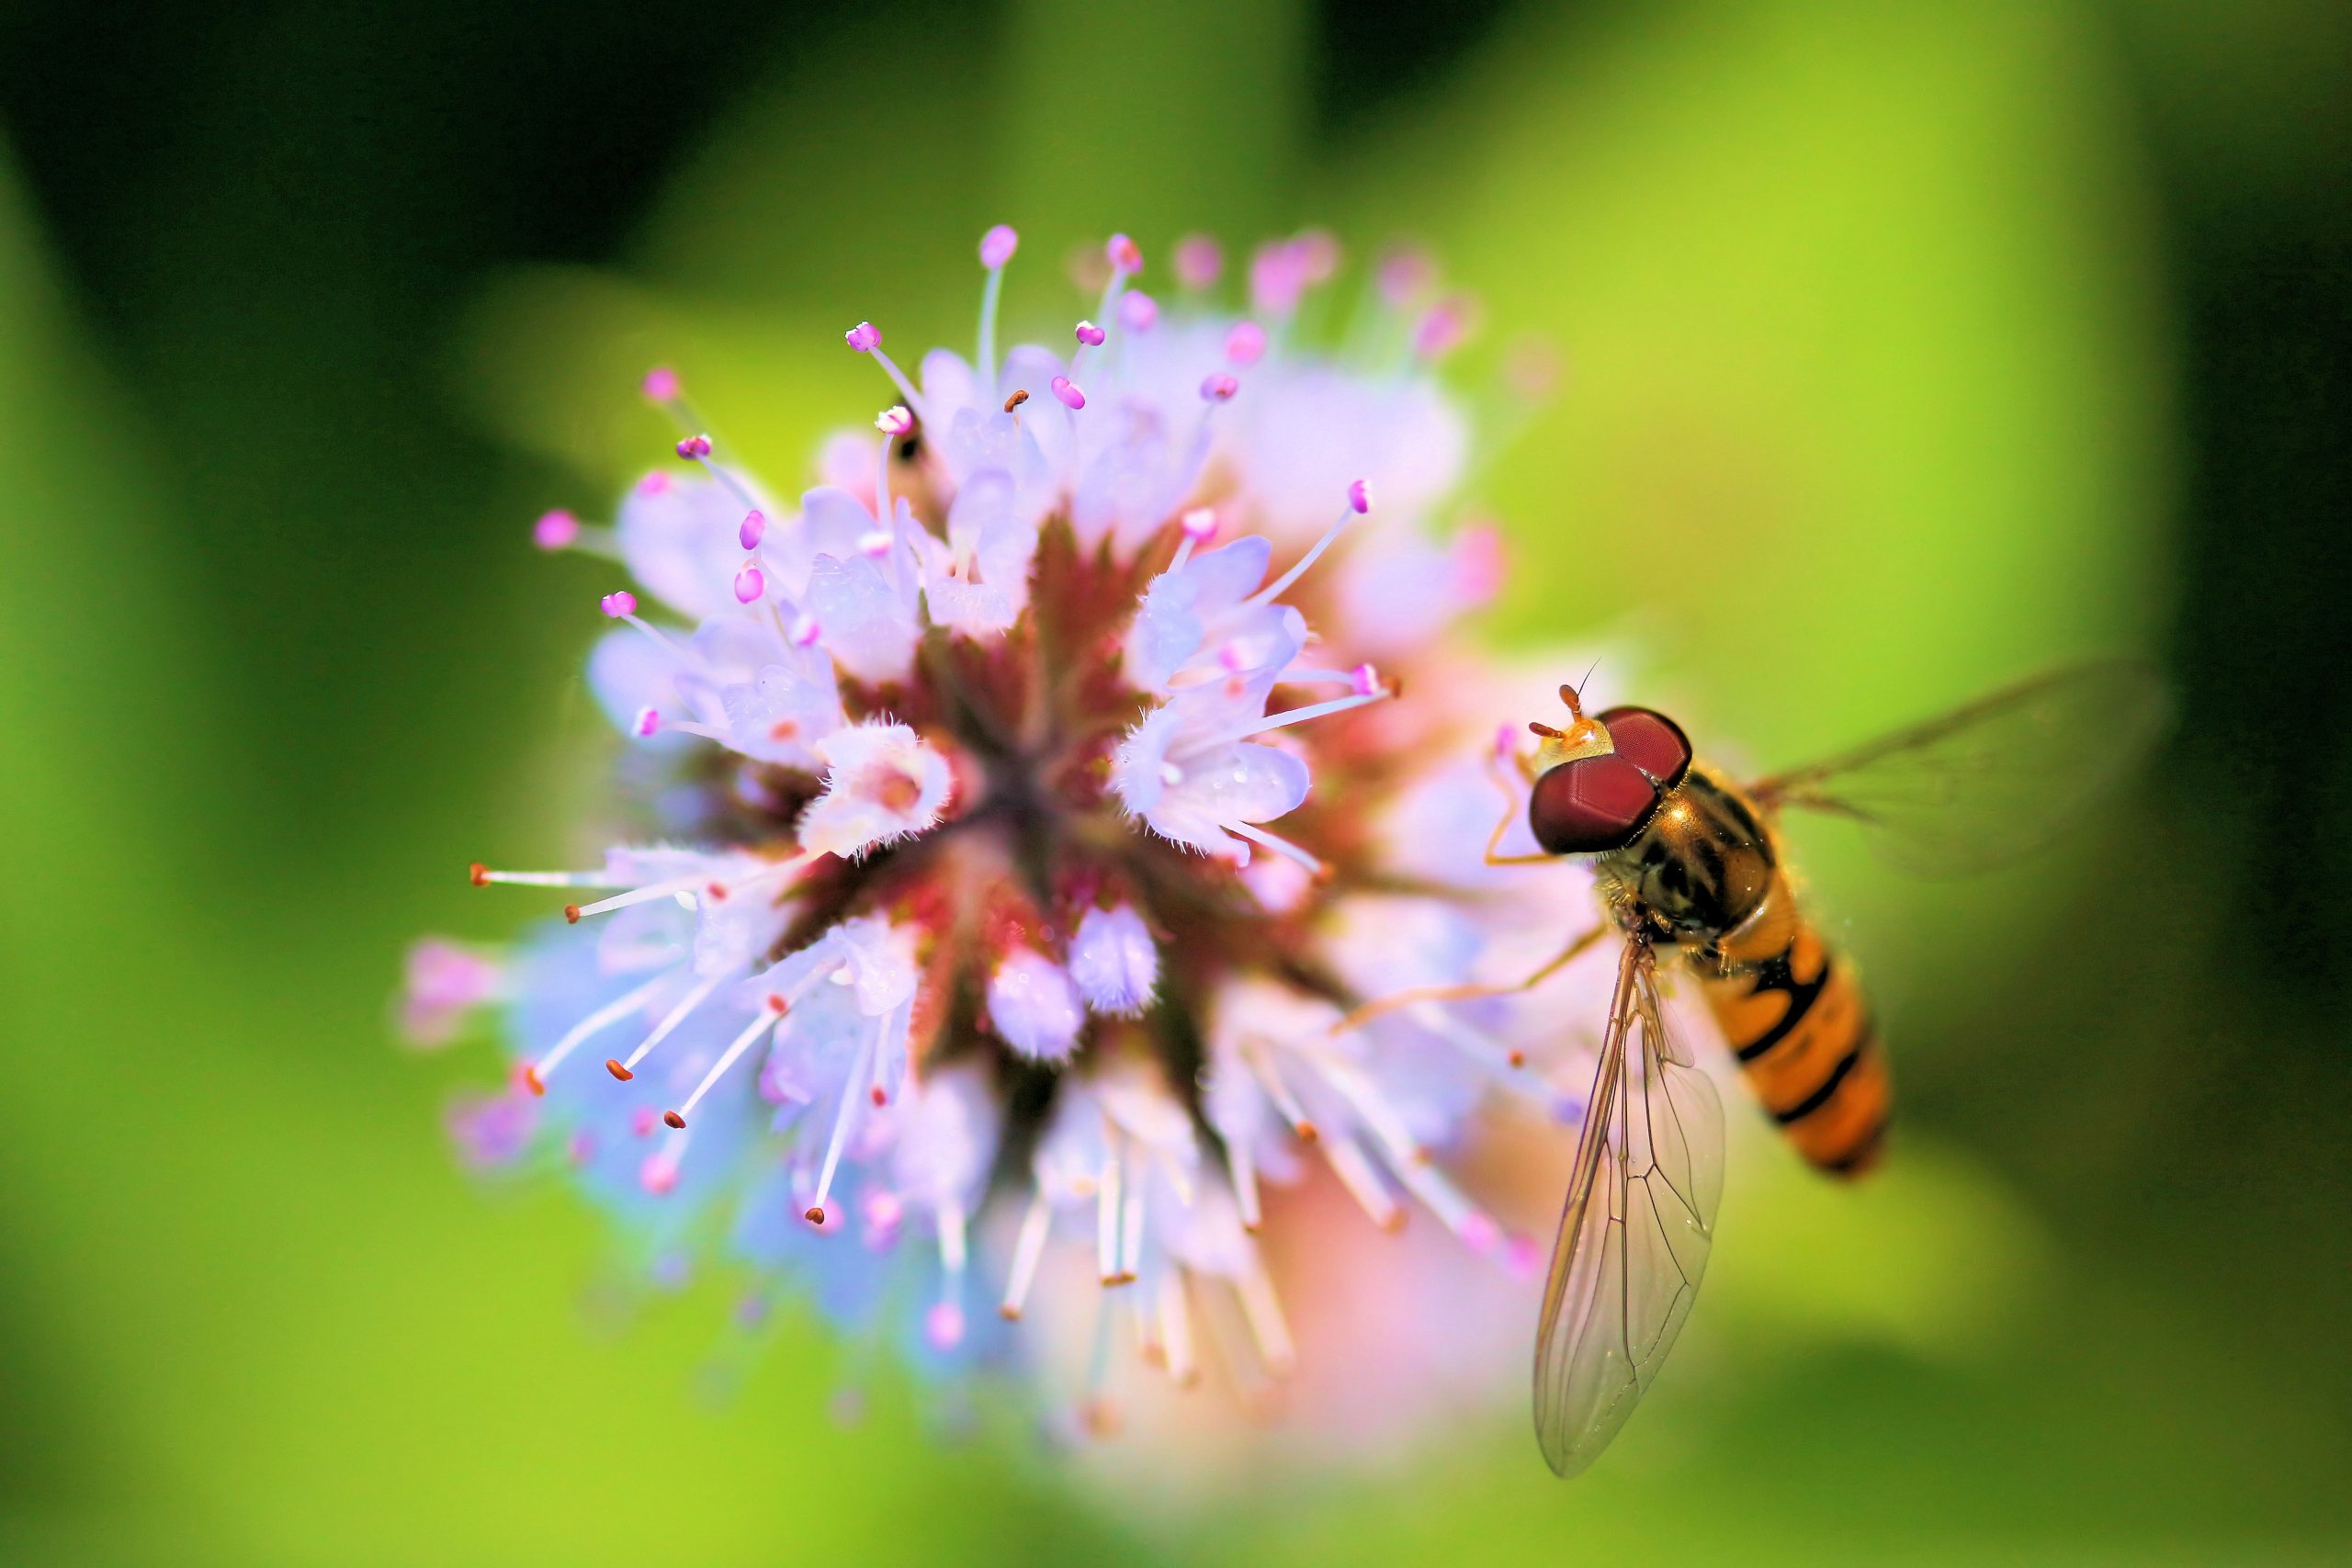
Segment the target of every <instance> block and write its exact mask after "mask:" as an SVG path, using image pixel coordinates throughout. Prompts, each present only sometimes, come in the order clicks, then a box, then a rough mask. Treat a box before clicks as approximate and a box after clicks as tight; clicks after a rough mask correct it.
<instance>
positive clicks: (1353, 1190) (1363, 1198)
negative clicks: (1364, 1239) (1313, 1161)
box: [1323, 1134, 1404, 1231]
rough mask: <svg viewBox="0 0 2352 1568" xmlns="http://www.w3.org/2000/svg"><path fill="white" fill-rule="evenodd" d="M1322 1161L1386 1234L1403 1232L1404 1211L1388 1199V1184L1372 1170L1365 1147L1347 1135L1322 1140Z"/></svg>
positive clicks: (1392, 1200) (1358, 1205)
mask: <svg viewBox="0 0 2352 1568" xmlns="http://www.w3.org/2000/svg"><path fill="white" fill-rule="evenodd" d="M1323 1157H1324V1158H1325V1159H1326V1160H1327V1161H1329V1163H1330V1167H1331V1173H1332V1174H1333V1175H1334V1176H1337V1177H1338V1178H1339V1179H1340V1186H1342V1187H1344V1188H1346V1189H1347V1190H1348V1196H1349V1197H1351V1198H1353V1199H1354V1200H1355V1201H1356V1205H1357V1207H1359V1208H1361V1209H1362V1210H1363V1212H1364V1213H1366V1214H1368V1215H1370V1216H1371V1219H1372V1223H1373V1224H1375V1225H1378V1226H1379V1227H1380V1228H1381V1229H1382V1230H1385V1231H1393V1230H1397V1229H1398V1228H1400V1225H1399V1222H1400V1221H1401V1220H1402V1219H1403V1217H1404V1211H1402V1210H1400V1209H1399V1208H1397V1200H1396V1199H1395V1198H1393V1197H1391V1196H1389V1193H1388V1188H1387V1184H1386V1183H1385V1182H1383V1181H1382V1180H1381V1179H1380V1172H1379V1171H1377V1170H1375V1169H1374V1168H1373V1164H1372V1160H1371V1159H1370V1157H1369V1156H1366V1155H1365V1154H1364V1152H1363V1145H1361V1144H1359V1143H1357V1142H1356V1141H1355V1139H1354V1138H1353V1137H1351V1136H1350V1135H1348V1134H1341V1135H1340V1136H1339V1137H1336V1138H1326V1139H1324V1140H1323Z"/></svg>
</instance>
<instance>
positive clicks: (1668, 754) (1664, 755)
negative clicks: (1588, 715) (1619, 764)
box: [1600, 708, 1691, 789]
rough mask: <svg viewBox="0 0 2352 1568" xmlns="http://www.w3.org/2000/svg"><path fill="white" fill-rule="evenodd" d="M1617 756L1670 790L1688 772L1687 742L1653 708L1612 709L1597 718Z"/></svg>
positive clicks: (1689, 767)
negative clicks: (1607, 732) (1605, 728)
mask: <svg viewBox="0 0 2352 1568" xmlns="http://www.w3.org/2000/svg"><path fill="white" fill-rule="evenodd" d="M1600 722H1601V723H1602V724H1604V725H1607V726H1608V727H1609V739H1610V740H1611V742H1612V743H1613V744H1614V745H1615V746H1616V748H1617V754H1618V755H1619V756H1621V757H1623V758H1625V759H1626V760H1627V761H1631V762H1632V763H1633V764H1634V766H1635V767H1637V768H1639V769H1641V770H1642V772H1644V773H1647V774H1649V776H1650V777H1652V778H1654V779H1656V780H1657V782H1658V783H1659V784H1664V785H1665V786H1666V787H1667V788H1668V789H1672V788H1673V787H1674V786H1675V785H1676V784H1680V783H1681V782H1682V776H1683V775H1684V774H1685V773H1689V772H1690V771H1691V739H1690V737H1689V736H1686V735H1684V734H1683V733H1682V727H1681V726H1680V725H1679V724H1677V723H1675V722H1674V721H1673V720H1672V719H1670V718H1668V717H1667V716H1666V715H1664V714H1662V713H1659V712H1658V711H1657V710H1656V709H1655V708H1611V709H1610V710H1609V711H1608V712H1607V713H1604V714H1602V715H1601V716H1600Z"/></svg>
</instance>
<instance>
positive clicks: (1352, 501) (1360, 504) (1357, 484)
mask: <svg viewBox="0 0 2352 1568" xmlns="http://www.w3.org/2000/svg"><path fill="white" fill-rule="evenodd" d="M1348 504H1349V505H1350V506H1352V507H1354V508H1355V510H1356V515H1357V516H1359V517H1361V516H1363V514H1364V513H1367V512H1369V511H1371V510H1372V486H1371V485H1369V484H1368V483H1366V482H1365V481H1364V480H1363V479H1357V480H1355V481H1354V482H1353V483H1351V484H1350V485H1349V486H1348Z"/></svg>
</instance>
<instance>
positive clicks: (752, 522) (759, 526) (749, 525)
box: [735, 512, 768, 550]
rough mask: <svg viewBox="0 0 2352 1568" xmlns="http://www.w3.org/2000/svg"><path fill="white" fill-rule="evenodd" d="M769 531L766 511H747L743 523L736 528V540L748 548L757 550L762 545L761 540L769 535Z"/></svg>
mask: <svg viewBox="0 0 2352 1568" xmlns="http://www.w3.org/2000/svg"><path fill="white" fill-rule="evenodd" d="M767 531H768V520H767V515H766V514H765V513H759V512H747V513H744V514H743V525H742V526H741V528H738V529H736V530H735V542H736V543H738V544H740V545H741V546H742V547H744V548H745V549H747V550H756V549H758V548H759V547H760V541H761V540H762V539H763V538H765V537H766V536H767Z"/></svg>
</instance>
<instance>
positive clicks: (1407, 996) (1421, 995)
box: [1331, 746, 1616, 1035]
mask: <svg viewBox="0 0 2352 1568" xmlns="http://www.w3.org/2000/svg"><path fill="white" fill-rule="evenodd" d="M1511 760H1512V761H1514V762H1516V763H1517V764H1518V766H1519V771H1520V773H1521V776H1523V777H1524V778H1526V779H1527V780H1528V782H1529V783H1531V784H1532V783H1533V782H1534V779H1535V760H1534V758H1532V757H1531V756H1529V755H1528V754H1527V753H1525V752H1523V751H1516V750H1515V751H1513V752H1512V753H1511ZM1487 777H1488V778H1490V779H1492V780H1494V781H1495V787H1496V788H1497V789H1499V790H1501V791H1502V792H1503V815H1502V819H1501V820H1500V821H1498V822H1497V823H1496V824H1495V830H1494V831H1493V832H1492V833H1489V834H1488V835H1487V853H1486V863H1487V864H1488V865H1537V864H1541V863H1545V862H1549V861H1555V860H1557V859H1558V858H1559V857H1558V856H1557V855H1551V854H1544V853H1542V852H1537V853H1535V854H1532V855H1506V854H1498V853H1497V851H1498V850H1499V849H1500V848H1501V847H1502V841H1503V835H1504V834H1505V833H1508V832H1510V825H1511V823H1512V822H1514V821H1516V820H1517V819H1518V818H1519V814H1520V809H1521V807H1520V804H1519V795H1518V794H1517V792H1515V791H1514V790H1512V788H1511V787H1510V779H1508V778H1506V777H1505V776H1504V774H1503V772H1502V748H1501V747H1499V746H1498V747H1496V748H1494V749H1493V750H1489V751H1488V752H1487ZM1615 923H1616V922H1615V920H1614V919H1605V920H1603V921H1601V922H1600V924H1599V925H1597V926H1595V927H1593V928H1592V929H1591V930H1590V931H1582V932H1579V933H1578V934H1577V937H1576V938H1575V940H1574V941H1572V942H1569V943H1568V945H1567V946H1566V947H1565V948H1563V949H1561V950H1560V952H1559V953H1556V954H1555V955H1554V956H1553V957H1552V958H1550V959H1548V960H1546V961H1545V962H1544V966H1543V967H1542V968H1540V969H1538V970H1536V971H1535V973H1533V974H1532V975H1530V976H1527V978H1525V979H1524V980H1521V981H1519V982H1517V983H1516V984H1513V985H1504V986H1479V985H1463V986H1419V987H1414V988H1413V989H1411V990H1407V991H1398V992H1396V993H1394V994H1393V995H1390V996H1385V997H1382V998H1379V999H1378V1000H1377V1001H1370V1002H1366V1003H1365V1004H1364V1005H1363V1006H1362V1007H1360V1008H1358V1009H1356V1010H1354V1011H1353V1012H1351V1013H1350V1014H1348V1016H1347V1017H1345V1018H1343V1019H1341V1020H1340V1021H1339V1022H1338V1023H1337V1024H1334V1025H1333V1026H1332V1029H1331V1032H1332V1033H1333V1034H1334V1035H1340V1034H1345V1033H1348V1032H1350V1031H1351V1030H1357V1029H1361V1028H1363V1026H1364V1025H1365V1024H1367V1023H1369V1022H1371V1021H1373V1020H1374V1019H1375V1018H1380V1017H1382V1016H1384V1015H1385V1014H1388V1013H1391V1012H1395V1011H1396V1010H1398V1009H1399V1008H1408V1007H1418V1006H1421V1005H1424V1004H1428V1003H1433V1002H1468V1001H1477V1000H1479V999H1481V998H1486V997H1507V996H1510V995H1513V994H1514V993H1517V992H1520V991H1532V990H1533V989H1534V988H1535V987H1538V986H1540V985H1542V984H1543V983H1544V981H1546V980H1548V979H1550V978H1551V977H1552V976H1555V975H1556V974H1558V973H1559V972H1560V971H1561V970H1563V969H1565V968H1566V967H1567V966H1568V965H1569V964H1573V963H1575V962H1576V961H1577V959H1578V958H1580V957H1582V956H1583V955H1584V954H1585V953H1587V952H1589V951H1590V949H1591V947H1592V944H1593V943H1595V942H1599V941H1600V939H1601V938H1602V937H1604V936H1606V935H1608V934H1609V929H1610V927H1611V925H1613V924H1615Z"/></svg>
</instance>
